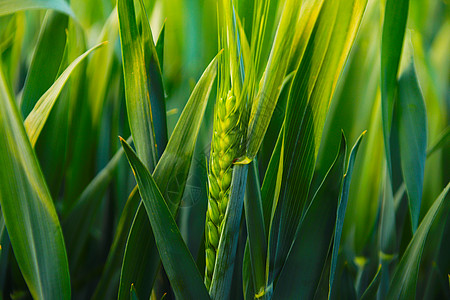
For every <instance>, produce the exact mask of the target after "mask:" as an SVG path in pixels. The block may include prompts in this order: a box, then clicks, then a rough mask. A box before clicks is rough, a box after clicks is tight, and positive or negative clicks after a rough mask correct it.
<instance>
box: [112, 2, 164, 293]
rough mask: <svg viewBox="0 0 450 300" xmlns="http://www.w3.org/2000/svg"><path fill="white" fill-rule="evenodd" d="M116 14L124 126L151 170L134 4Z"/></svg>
mask: <svg viewBox="0 0 450 300" xmlns="http://www.w3.org/2000/svg"><path fill="white" fill-rule="evenodd" d="M117 11H118V15H119V32H120V45H121V49H122V60H123V73H124V79H125V98H126V103H127V114H128V122H129V123H130V130H131V135H132V136H133V141H134V144H135V146H136V150H137V153H138V156H139V157H140V158H141V159H142V161H143V162H144V164H145V166H147V167H148V168H149V169H150V170H153V168H154V167H155V166H156V162H157V158H156V157H157V156H156V145H155V133H154V131H153V120H152V111H151V107H150V98H149V92H148V88H147V72H146V70H145V60H144V53H143V48H142V40H141V37H140V35H139V31H138V27H137V25H136V15H135V11H134V1H133V0H118V1H117ZM128 289H129V286H128V287H127V290H128ZM128 292H129V291H128Z"/></svg>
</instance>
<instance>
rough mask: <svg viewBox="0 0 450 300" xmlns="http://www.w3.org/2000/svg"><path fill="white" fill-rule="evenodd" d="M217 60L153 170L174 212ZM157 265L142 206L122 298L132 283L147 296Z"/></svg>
mask: <svg viewBox="0 0 450 300" xmlns="http://www.w3.org/2000/svg"><path fill="white" fill-rule="evenodd" d="M219 55H220V54H219ZM217 59H218V57H217V56H216V57H215V58H214V59H213V60H212V62H211V63H210V64H209V66H208V67H207V68H206V70H205V72H204V73H203V75H202V77H201V78H200V80H199V81H198V83H197V85H196V87H195V88H194V91H193V92H192V94H191V96H190V98H189V100H188V102H187V104H186V106H185V108H184V109H183V112H182V114H181V116H180V119H179V120H178V122H177V125H176V126H175V129H174V131H173V133H172V136H171V137H170V139H169V142H168V144H167V147H166V150H165V151H164V153H163V155H162V156H161V158H160V160H159V162H158V165H157V167H156V169H155V171H154V173H153V177H154V178H155V181H156V183H157V185H158V188H159V189H160V190H161V191H162V193H163V195H164V199H165V201H166V203H167V205H168V206H169V208H170V210H171V212H172V214H173V215H176V212H177V210H178V206H179V203H180V200H181V197H182V195H183V191H184V187H185V185H186V180H187V176H188V174H189V168H190V165H191V160H192V155H193V153H194V148H195V142H196V140H197V135H198V131H199V129H200V124H201V121H202V119H203V114H204V112H205V109H206V104H207V100H208V98H209V94H210V92H211V88H212V85H213V82H214V80H215V77H216V74H217ZM158 266H159V256H158V253H157V251H156V246H155V240H154V238H153V234H152V231H151V227H150V223H149V220H148V217H147V214H146V212H145V209H144V207H143V206H142V205H140V206H139V208H138V211H137V213H136V215H135V218H134V221H133V225H132V227H131V229H130V233H129V236H128V241H127V245H126V249H125V254H124V258H123V264H122V272H121V279H120V286H119V299H128V298H127V297H129V286H130V285H131V283H134V285H135V288H136V290H137V291H138V294H139V296H140V297H143V298H145V299H147V298H148V297H149V295H150V292H151V289H152V286H153V281H154V279H155V276H156V271H157V269H158Z"/></svg>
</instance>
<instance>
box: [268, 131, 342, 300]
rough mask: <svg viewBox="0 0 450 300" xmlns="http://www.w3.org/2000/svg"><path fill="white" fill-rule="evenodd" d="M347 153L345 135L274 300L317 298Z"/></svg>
mask: <svg viewBox="0 0 450 300" xmlns="http://www.w3.org/2000/svg"><path fill="white" fill-rule="evenodd" d="M346 151H347V145H346V141H345V137H344V135H342V138H341V144H340V146H339V152H338V154H337V156H336V159H335V161H334V162H333V165H332V166H331V168H330V169H329V171H328V172H327V174H326V176H325V179H324V180H323V182H322V184H321V185H320V187H319V189H318V190H317V192H316V194H315V195H314V198H313V200H312V201H311V205H310V206H309V208H308V210H307V212H306V213H305V217H304V219H303V220H302V221H301V223H300V225H299V227H298V229H297V232H296V234H295V240H294V242H293V244H292V247H291V248H290V250H289V253H288V256H287V258H286V263H285V264H284V267H283V269H282V270H281V272H280V276H279V278H278V280H277V282H276V285H275V287H274V293H273V298H274V299H294V298H298V299H312V298H313V297H314V293H315V291H316V287H317V285H318V284H319V280H320V276H321V274H322V270H323V268H324V265H325V262H326V259H327V254H328V251H329V248H330V246H331V243H332V237H333V231H334V227H335V222H336V211H337V208H338V202H339V194H340V191H341V188H342V185H341V183H342V180H343V177H344V167H345V156H346ZM299 270H303V271H302V272H299Z"/></svg>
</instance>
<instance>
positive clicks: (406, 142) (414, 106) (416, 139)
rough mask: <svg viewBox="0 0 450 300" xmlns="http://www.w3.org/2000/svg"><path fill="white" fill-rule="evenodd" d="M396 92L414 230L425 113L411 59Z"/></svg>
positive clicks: (422, 163)
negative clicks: (397, 94) (397, 93)
mask: <svg viewBox="0 0 450 300" xmlns="http://www.w3.org/2000/svg"><path fill="white" fill-rule="evenodd" d="M398 91H399V97H398V106H397V113H398V119H399V126H398V130H399V132H398V136H399V144H400V162H401V166H402V173H403V180H404V182H405V184H406V191H407V194H408V199H409V210H410V215H411V225H412V232H415V231H416V229H417V226H418V224H419V215H420V204H421V202H422V190H423V176H424V171H425V159H426V149H427V114H426V110H425V103H424V99H423V96H422V92H421V91H420V87H419V82H418V81H417V77H416V72H415V68H414V63H413V62H411V64H410V65H409V66H408V68H407V69H406V70H405V71H404V72H403V74H402V75H401V77H400V79H399V83H398Z"/></svg>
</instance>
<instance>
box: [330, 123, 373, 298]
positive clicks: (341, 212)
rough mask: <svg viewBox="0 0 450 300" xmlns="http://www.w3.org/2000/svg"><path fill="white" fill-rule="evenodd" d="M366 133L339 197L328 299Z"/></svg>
mask: <svg viewBox="0 0 450 300" xmlns="http://www.w3.org/2000/svg"><path fill="white" fill-rule="evenodd" d="M365 133H366V132H365V131H364V132H363V133H362V134H361V135H360V136H359V138H358V140H357V141H356V143H355V145H354V146H353V148H352V151H351V152H350V158H349V160H348V166H347V171H346V173H345V174H344V182H343V184H342V189H341V192H340V195H339V204H338V209H337V216H336V225H335V228H334V241H333V250H332V257H331V267H330V280H329V285H328V288H329V292H328V299H330V297H331V295H332V294H333V281H334V275H335V272H336V266H337V260H338V252H339V245H340V244H341V236H342V228H343V227H344V219H345V211H346V209H347V202H348V194H349V190H350V182H351V180H352V173H353V167H354V165H355V160H356V154H357V153H358V149H359V145H360V144H361V141H362V138H363V136H364V134H365Z"/></svg>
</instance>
